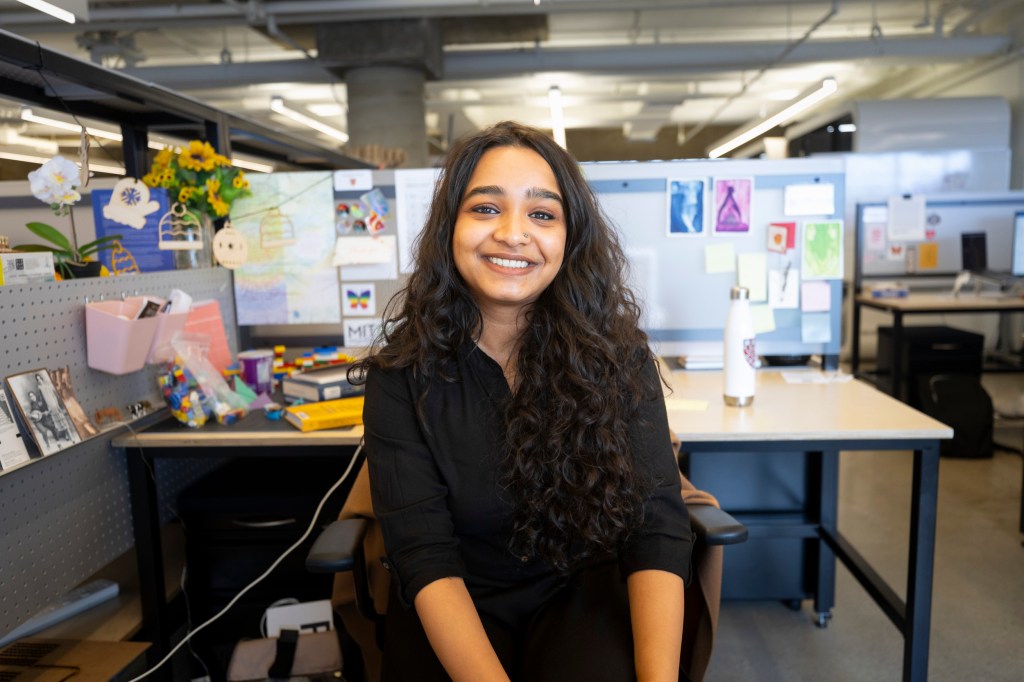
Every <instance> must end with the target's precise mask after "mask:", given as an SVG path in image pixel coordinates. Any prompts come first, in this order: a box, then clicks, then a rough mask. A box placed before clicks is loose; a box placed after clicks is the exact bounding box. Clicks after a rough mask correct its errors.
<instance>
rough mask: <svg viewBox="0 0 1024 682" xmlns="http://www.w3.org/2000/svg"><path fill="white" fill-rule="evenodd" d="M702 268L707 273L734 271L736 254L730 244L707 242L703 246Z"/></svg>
mask: <svg viewBox="0 0 1024 682" xmlns="http://www.w3.org/2000/svg"><path fill="white" fill-rule="evenodd" d="M704 269H705V270H707V273H708V274H709V275H712V274H715V273H719V272H736V254H735V252H734V251H733V248H732V244H731V243H726V244H709V245H707V246H705V247H704Z"/></svg>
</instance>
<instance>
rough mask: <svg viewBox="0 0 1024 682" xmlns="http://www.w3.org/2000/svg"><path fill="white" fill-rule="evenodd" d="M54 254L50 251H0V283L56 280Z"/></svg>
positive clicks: (36, 282) (33, 282)
mask: <svg viewBox="0 0 1024 682" xmlns="http://www.w3.org/2000/svg"><path fill="white" fill-rule="evenodd" d="M54 281H56V277H54V274H53V254H52V253H50V252H48V251H39V252H28V251H26V252H20V251H16V252H14V253H0V285H3V284H38V283H39V282H54Z"/></svg>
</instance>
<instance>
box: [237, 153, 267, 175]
mask: <svg viewBox="0 0 1024 682" xmlns="http://www.w3.org/2000/svg"><path fill="white" fill-rule="evenodd" d="M231 165H232V166H236V167H238V168H244V169H246V170H251V171H256V172H257V173H273V172H274V167H273V166H272V165H270V164H269V163H259V162H256V161H249V160H246V159H239V158H237V157H232V159H231Z"/></svg>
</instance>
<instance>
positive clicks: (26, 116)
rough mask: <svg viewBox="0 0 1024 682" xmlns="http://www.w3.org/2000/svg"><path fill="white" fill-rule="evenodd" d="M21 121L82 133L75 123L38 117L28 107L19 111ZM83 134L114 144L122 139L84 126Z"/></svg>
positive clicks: (107, 131)
mask: <svg viewBox="0 0 1024 682" xmlns="http://www.w3.org/2000/svg"><path fill="white" fill-rule="evenodd" d="M21 120H22V121H28V122H30V123H39V124H40V125H45V126H50V127H51V128H59V129H60V130H67V131H70V132H72V133H75V134H76V135H77V134H79V133H81V132H82V126H80V125H78V124H77V123H68V122H67V121H61V120H58V119H56V118H48V117H46V116H39V115H38V114H36V113H35V112H33V111H32V110H31V109H29V108H28V107H25V108H23V109H22V110H21ZM85 132H87V133H89V134H90V135H92V136H93V137H99V138H102V139H104V140H113V141H114V142H120V141H121V140H122V139H124V138H122V137H121V133H115V132H111V131H109V130H103V129H101V128H90V127H88V126H86V128H85Z"/></svg>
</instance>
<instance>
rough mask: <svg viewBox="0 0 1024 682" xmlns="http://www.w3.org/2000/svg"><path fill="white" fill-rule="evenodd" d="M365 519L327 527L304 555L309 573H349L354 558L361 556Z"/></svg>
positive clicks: (354, 560) (336, 523) (353, 563)
mask: <svg viewBox="0 0 1024 682" xmlns="http://www.w3.org/2000/svg"><path fill="white" fill-rule="evenodd" d="M364 535H366V519H345V520H343V521H335V522H334V523H332V524H331V525H329V526H327V528H325V529H324V530H323V531H321V533H320V535H319V536H318V537H317V539H316V541H315V542H314V543H313V547H312V548H310V550H309V554H308V555H306V570H307V571H309V572H310V573H341V572H343V571H351V570H352V569H353V567H354V566H355V562H356V557H357V556H359V555H361V554H362V546H363V536H364Z"/></svg>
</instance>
